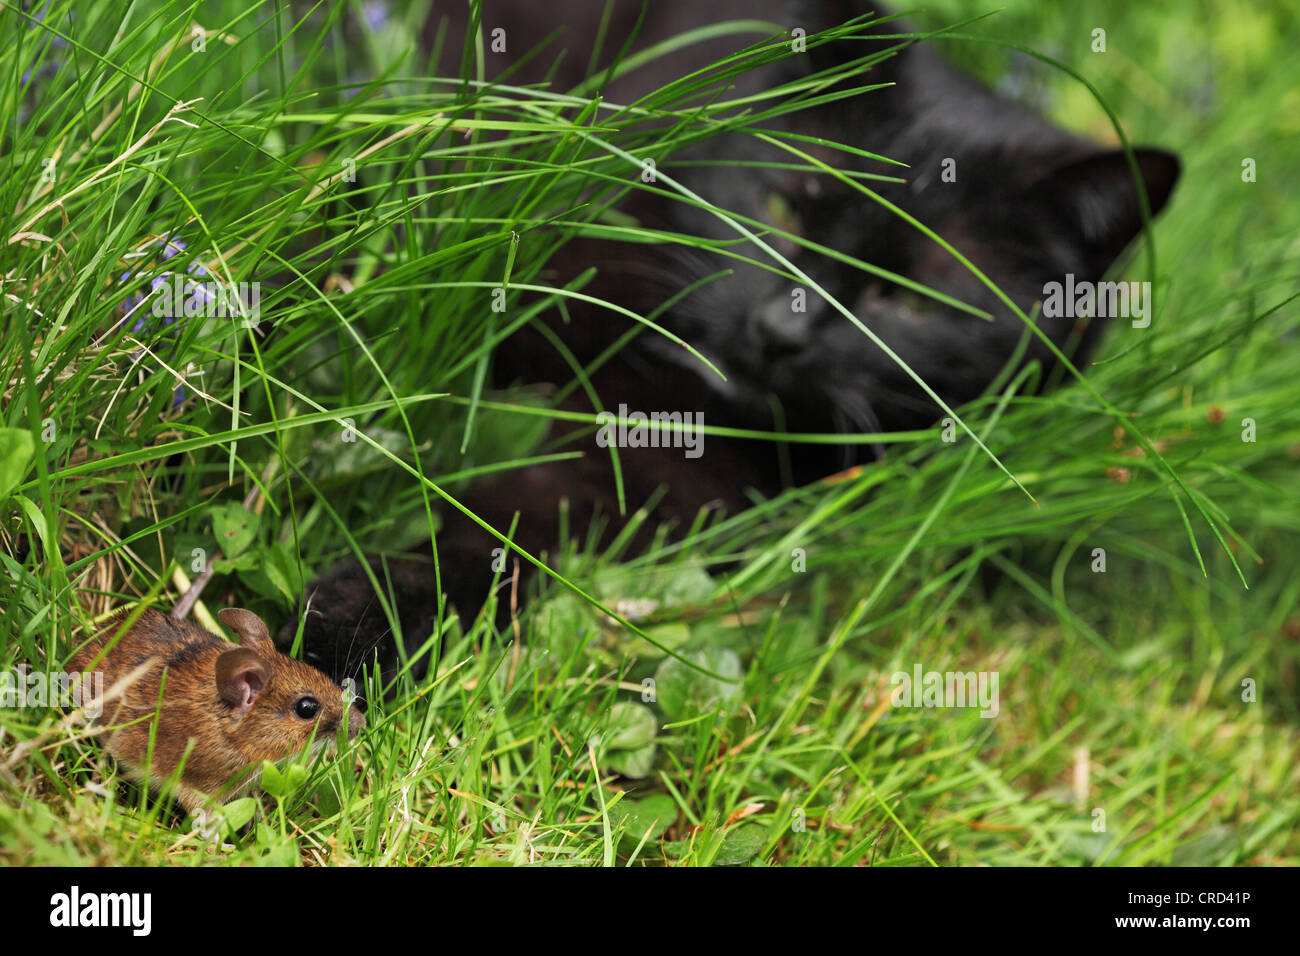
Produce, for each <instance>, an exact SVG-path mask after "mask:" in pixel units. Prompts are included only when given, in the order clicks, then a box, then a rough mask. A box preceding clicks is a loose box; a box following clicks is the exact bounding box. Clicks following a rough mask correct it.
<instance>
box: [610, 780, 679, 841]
mask: <svg viewBox="0 0 1300 956" xmlns="http://www.w3.org/2000/svg"><path fill="white" fill-rule="evenodd" d="M609 818H610V821H611V822H612V823H614V824H615V825H616V826H619V827H622V829H623V842H624V843H630V844H632V845H633V846H635V845H636V844H638V843H640V842H641V838H642V837H645V836H646V831H647V830H649V831H650V835H649V836H648V837H646V842H647V843H651V842H653V841H655V840H658V839H659V838H660V837H661V836H663V833H664V831H665V830H667V829H668V825H669V824H670V823H672V822H673V821H674V820H675V819H677V804H676V803H674V802H673V798H672V797H670V796H668V795H667V794H666V793H652V794H650V795H649V796H646V797H642V798H641V799H640V800H626V799H625V800H620V801H619V802H618V803H617V804H615V805H614V806H612V807H610V810H609Z"/></svg>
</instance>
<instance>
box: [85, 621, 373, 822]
mask: <svg viewBox="0 0 1300 956" xmlns="http://www.w3.org/2000/svg"><path fill="white" fill-rule="evenodd" d="M127 613H129V612H123V613H122V614H119V615H118V616H117V617H116V618H114V619H113V620H112V621H111V622H110V623H109V624H108V626H107V627H105V628H104V629H103V630H102V631H100V632H99V633H98V634H97V635H96V636H95V637H94V638H92V639H91V640H90V641H89V642H88V643H87V644H86V645H85V646H84V647H81V648H79V649H78V650H77V651H76V653H74V654H73V655H72V660H71V663H70V665H69V666H70V668H72V669H75V670H78V671H93V670H98V671H100V672H102V673H103V675H104V685H103V686H104V688H105V692H106V696H107V695H111V693H112V690H113V687H114V685H115V684H116V683H117V682H118V681H120V680H122V679H123V678H124V677H127V676H128V675H131V674H132V672H134V671H135V670H136V669H137V668H141V667H143V670H142V671H141V673H140V674H139V675H138V676H136V679H135V680H134V682H133V683H131V684H130V685H129V686H128V687H127V688H126V689H125V691H124V692H123V693H122V694H121V696H120V697H119V698H117V699H115V700H112V699H110V700H107V701H106V703H105V704H104V712H103V715H102V716H101V717H100V718H99V719H98V720H97V721H96V723H97V725H98V726H99V728H100V729H99V731H98V732H99V734H100V736H101V739H102V740H103V742H104V747H105V749H106V750H107V751H108V752H109V753H110V754H112V755H113V757H114V758H115V759H116V760H117V762H118V763H119V764H120V765H122V767H124V768H125V769H126V771H127V773H128V775H129V776H130V777H131V778H132V779H135V780H137V781H140V782H147V783H148V785H149V786H150V788H151V789H153V790H155V791H156V790H158V789H159V788H160V787H161V786H162V784H163V783H164V782H165V781H166V780H167V779H168V778H170V777H171V776H172V775H173V774H174V773H175V771H176V768H177V767H178V766H179V765H180V763H181V760H182V757H184V761H185V763H184V770H183V771H182V772H181V776H180V781H179V783H177V784H176V786H175V787H174V793H175V795H176V797H177V799H178V800H179V801H180V803H181V804H182V805H183V806H184V807H185V809H186V810H187V811H189V812H190V813H194V812H195V811H196V810H197V809H198V808H199V807H201V806H202V805H203V804H204V803H205V802H206V801H207V800H208V798H209V797H213V796H215V797H216V799H217V801H218V802H224V801H226V800H231V799H233V798H234V797H235V796H237V795H238V794H240V793H242V792H245V791H246V790H247V789H248V788H249V787H250V786H252V784H253V783H254V782H255V781H256V779H257V775H258V773H259V771H260V769H261V766H262V761H263V760H271V761H276V760H280V759H282V758H284V757H288V756H290V755H292V754H295V753H297V752H298V751H299V750H301V749H302V748H303V746H304V745H305V744H306V743H307V741H308V738H310V737H311V735H312V731H313V730H315V738H314V741H315V743H314V746H313V750H315V749H319V748H320V747H323V746H325V745H327V744H329V743H332V742H333V741H334V739H335V733H336V732H337V730H338V728H339V726H340V725H341V724H342V723H343V720H344V716H345V714H346V717H347V728H348V738H349V739H352V738H353V737H355V736H356V734H357V732H358V731H359V730H361V728H363V727H364V726H365V718H364V717H362V715H361V713H360V712H359V711H358V710H357V709H356V708H355V707H353V706H351V704H350V703H349V702H347V701H346V700H345V694H344V691H343V689H342V688H341V687H339V686H338V685H337V684H335V683H334V682H333V681H332V680H330V679H329V678H328V677H326V676H325V675H324V674H323V673H321V672H320V671H318V670H317V669H316V668H314V667H311V666H310V665H308V664H304V663H303V662H302V661H296V660H294V659H293V658H291V657H286V656H285V655H284V654H281V653H280V652H279V651H277V650H276V649H275V645H274V644H273V643H272V642H271V638H270V635H269V634H268V633H267V630H266V625H265V624H263V623H262V621H261V619H260V618H258V617H257V615H255V614H253V613H252V612H250V611H245V610H243V609H242V608H225V609H223V610H221V611H220V612H219V613H218V614H217V617H218V618H219V619H220V620H221V623H222V624H224V625H226V627H228V628H230V629H231V630H233V631H234V632H235V633H236V634H238V635H239V638H240V641H241V643H240V644H232V643H230V642H229V641H227V640H225V639H224V638H221V637H218V636H217V635H215V634H212V633H210V632H209V631H207V630H204V629H203V628H202V627H200V626H199V625H197V624H194V623H192V622H190V621H178V620H175V619H173V618H171V617H168V616H167V615H165V614H163V613H161V612H160V611H157V610H154V609H152V608H150V609H148V610H146V611H145V612H144V613H143V614H141V615H140V617H139V619H138V620H137V621H136V623H135V625H134V626H133V627H132V628H131V629H130V630H129V631H127V632H126V633H125V634H123V635H122V637H121V639H120V640H118V641H117V643H116V644H113V645H112V647H111V648H110V649H109V650H108V652H107V653H106V654H104V655H103V657H102V659H101V660H99V661H98V662H96V658H97V657H99V656H100V653H101V651H102V650H103V648H104V646H105V645H106V644H108V643H109V642H110V641H111V640H112V638H113V636H114V635H115V634H116V633H117V632H118V630H119V629H120V628H121V624H122V621H123V620H124V619H125V617H126V615H127ZM164 674H165V675H166V677H165V680H164ZM160 683H161V685H162V688H163V690H162V703H161V706H159V703H158V701H159V686H160ZM155 712H156V713H157V715H158V719H157V731H156V734H155V740H154V745H153V756H152V763H151V765H150V767H149V770H148V773H147V775H146V772H145V769H144V765H145V763H146V760H147V754H148V752H149V735H150V730H151V728H152V726H153V724H154V720H153V715H154V714H155ZM191 741H193V747H192V749H191V750H190V753H189V755H188V756H187V757H186V756H185V751H186V748H187V747H189V746H190V742H191ZM146 776H147V780H146Z"/></svg>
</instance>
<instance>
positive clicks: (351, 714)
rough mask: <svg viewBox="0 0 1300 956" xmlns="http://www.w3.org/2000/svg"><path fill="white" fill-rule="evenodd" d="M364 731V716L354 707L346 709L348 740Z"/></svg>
mask: <svg viewBox="0 0 1300 956" xmlns="http://www.w3.org/2000/svg"><path fill="white" fill-rule="evenodd" d="M365 729H366V715H365V714H363V713H361V711H359V710H357V709H356V708H355V707H349V708H348V740H352V739H353V738H354V737H356V735H357V734H359V733H360V732H361V731H363V730H365Z"/></svg>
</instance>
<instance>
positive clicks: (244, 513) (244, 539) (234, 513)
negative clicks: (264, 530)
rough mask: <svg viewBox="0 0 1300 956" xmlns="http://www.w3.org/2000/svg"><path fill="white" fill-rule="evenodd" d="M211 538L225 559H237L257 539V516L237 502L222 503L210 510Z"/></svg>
mask: <svg viewBox="0 0 1300 956" xmlns="http://www.w3.org/2000/svg"><path fill="white" fill-rule="evenodd" d="M212 536H213V537H214V538H216V539H217V546H218V547H219V548H221V553H222V554H223V555H224V556H225V557H226V558H227V559H235V558H238V557H239V556H240V555H241V554H243V553H244V551H246V550H247V549H248V546H249V545H250V544H252V543H253V540H254V539H255V538H256V537H257V515H255V514H254V513H253V512H251V511H249V510H248V509H247V508H245V507H244V506H243V505H242V504H240V503H239V502H238V501H226V502H222V503H221V504H220V505H217V506H216V507H214V508H213V509H212Z"/></svg>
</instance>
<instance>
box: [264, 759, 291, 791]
mask: <svg viewBox="0 0 1300 956" xmlns="http://www.w3.org/2000/svg"><path fill="white" fill-rule="evenodd" d="M262 789H263V790H265V791H266V792H267V793H269V794H270V795H271V796H273V797H275V798H276V799H277V800H283V799H284V798H285V797H287V796H288V795H289V781H288V780H286V779H285V776H284V774H282V773H281V772H280V768H279V767H277V766H276V765H275V764H273V763H271V761H269V760H263V761H262Z"/></svg>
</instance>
